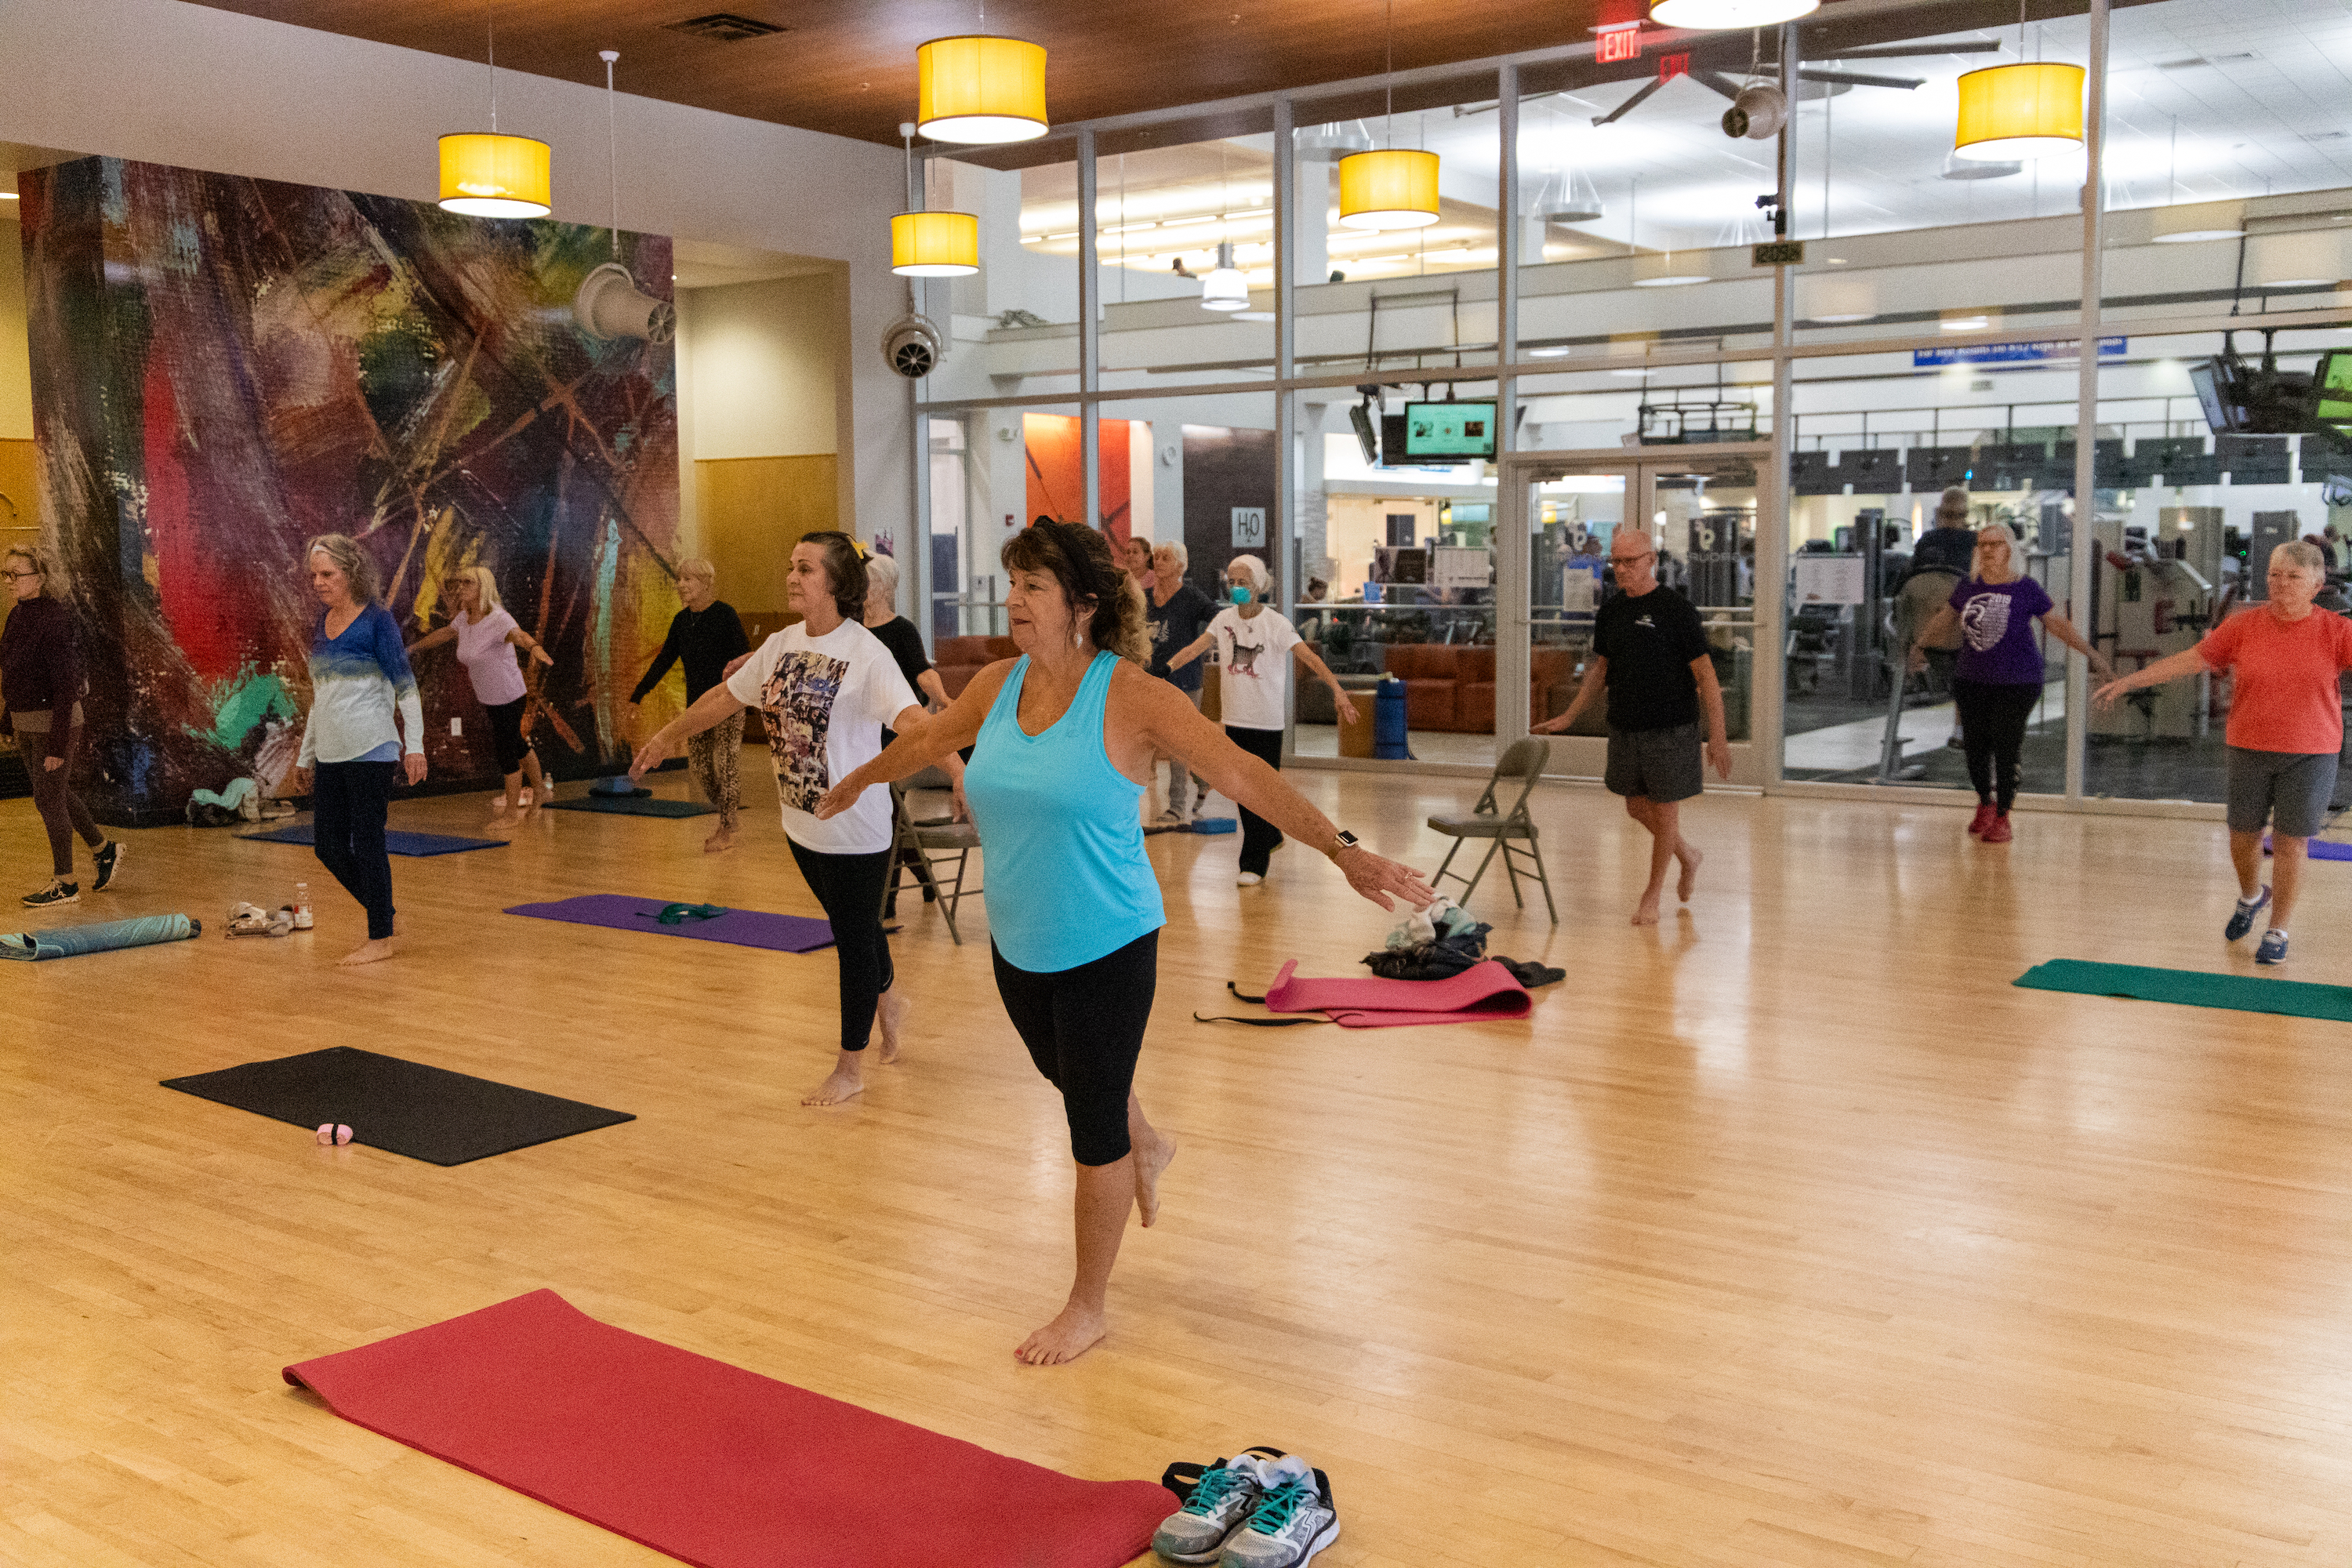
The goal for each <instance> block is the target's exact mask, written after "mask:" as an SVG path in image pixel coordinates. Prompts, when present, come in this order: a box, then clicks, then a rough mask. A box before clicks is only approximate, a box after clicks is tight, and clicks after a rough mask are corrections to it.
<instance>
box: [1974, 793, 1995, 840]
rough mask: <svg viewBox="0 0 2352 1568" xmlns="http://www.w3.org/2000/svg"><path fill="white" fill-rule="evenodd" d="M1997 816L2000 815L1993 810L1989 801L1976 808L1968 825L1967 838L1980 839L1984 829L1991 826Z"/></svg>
mask: <svg viewBox="0 0 2352 1568" xmlns="http://www.w3.org/2000/svg"><path fill="white" fill-rule="evenodd" d="M1999 815H2000V813H1998V812H1996V811H1994V810H1993V808H1992V804H1991V802H1990V801H1988V802H1986V803H1985V804H1984V805H1979V806H1978V807H1977V814H1976V816H1975V818H1974V819H1973V820H1971V821H1970V822H1969V837H1971V838H1982V837H1984V831H1985V829H1986V828H1988V827H1990V826H1992V823H1993V818H1994V817H1995V816H1999Z"/></svg>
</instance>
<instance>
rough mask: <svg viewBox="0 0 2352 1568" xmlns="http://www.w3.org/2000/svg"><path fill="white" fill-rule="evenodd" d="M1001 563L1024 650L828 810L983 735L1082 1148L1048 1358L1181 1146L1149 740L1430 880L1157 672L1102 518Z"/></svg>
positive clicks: (1344, 843)
mask: <svg viewBox="0 0 2352 1568" xmlns="http://www.w3.org/2000/svg"><path fill="white" fill-rule="evenodd" d="M1003 563H1004V568H1005V571H1006V573H1007V574H1008V577H1009V584H1010V585H1009V587H1008V589H1007V591H1006V594H1005V601H1006V614H1007V616H1008V618H1009V620H1010V621H1011V624H1012V633H1013V643H1014V645H1015V646H1016V647H1019V648H1020V649H1021V657H1020V658H1010V659H1003V660H1001V661H999V662H998V663H995V664H992V665H990V666H989V667H988V668H986V669H983V670H982V671H981V672H980V674H978V675H977V676H975V677H973V678H972V681H971V685H969V686H967V687H965V688H964V690H963V694H962V695H961V697H959V698H957V699H956V700H955V702H954V704H953V705H952V706H951V707H950V708H949V709H948V710H947V711H946V712H945V713H942V714H940V715H939V716H938V717H937V718H935V719H934V720H932V721H931V722H929V724H926V725H925V726H923V727H922V729H921V730H919V731H917V732H915V733H913V734H903V735H901V736H899V737H898V740H897V741H896V742H892V744H891V745H890V747H889V748H888V749H887V750H886V751H885V752H883V753H882V754H881V755H880V756H878V757H877V758H875V759H874V760H873V761H872V762H869V763H866V764H865V765H864V766H863V767H860V768H858V769H857V770H856V772H854V773H851V774H850V775H849V776H848V777H847V778H845V779H843V780H842V781H841V782H840V783H839V784H835V786H834V787H833V789H832V790H831V791H830V792H829V793H828V794H827V795H825V796H824V799H823V800H821V801H820V802H818V804H817V808H816V815H817V816H819V817H820V818H823V817H826V816H832V815H834V814H835V813H836V812H840V811H844V810H846V809H848V807H849V806H850V805H851V804H852V803H853V802H855V801H856V799H857V797H858V795H859V794H860V793H861V792H863V791H865V790H866V789H868V788H870V787H872V786H873V785H875V784H886V783H888V782H890V781H893V780H897V779H902V778H906V777H908V776H909V775H911V774H913V773H919V772H920V771H921V770H922V769H923V768H924V767H926V766H928V765H929V764H930V763H933V762H936V761H938V760H939V759H940V758H941V757H943V756H946V755H947V754H948V753H949V752H953V751H955V750H957V749H958V748H960V747H963V746H967V745H971V746H974V747H975V750H974V751H973V752H972V757H971V764H970V765H969V766H968V767H967V768H966V770H965V773H964V795H965V797H966V799H967V800H968V801H969V802H970V803H971V815H972V821H973V823H974V824H975V825H976V826H978V827H979V829H980V839H981V849H982V854H983V855H984V856H985V857H986V858H987V879H988V923H989V930H990V933H991V945H992V948H993V949H994V952H993V958H994V963H995V966H996V988H997V994H999V995H1000V996H1001V997H1003V1001H1004V1010H1005V1012H1006V1013H1007V1014H1008V1015H1009V1016H1011V1017H1012V1020H1013V1028H1014V1029H1015V1030H1016V1031H1017V1032H1018V1033H1019V1034H1020V1036H1021V1040H1022V1043H1023V1044H1024V1046H1026V1047H1028V1049H1029V1056H1030V1059H1031V1060H1032V1061H1034V1063H1035V1064H1036V1066H1037V1070H1038V1071H1039V1072H1040V1073H1042V1074H1044V1075H1045V1079H1046V1080H1047V1081H1048V1082H1050V1083H1052V1084H1053V1085H1054V1087H1055V1089H1058V1090H1060V1091H1061V1095H1062V1106H1063V1110H1064V1113H1065V1114H1066V1117H1067V1118H1068V1121H1069V1126H1070V1153H1071V1155H1072V1157H1073V1158H1074V1159H1075V1160H1076V1162H1077V1167H1078V1172H1077V1237H1078V1259H1077V1278H1076V1281H1075V1282H1074V1283H1073V1284H1072V1285H1071V1287H1070V1296H1069V1300H1068V1302H1067V1304H1066V1305H1065V1306H1064V1307H1063V1309H1062V1310H1061V1313H1060V1315H1058V1316H1057V1317H1055V1319H1054V1321H1052V1322H1050V1323H1047V1324H1046V1325H1045V1327H1044V1328H1042V1329H1039V1330H1038V1331H1036V1332H1034V1333H1033V1334H1031V1335H1030V1336H1029V1337H1028V1339H1026V1340H1024V1342H1022V1344H1021V1347H1020V1348H1019V1349H1018V1350H1017V1351H1016V1352H1013V1353H1015V1354H1016V1355H1018V1356H1019V1357H1020V1358H1021V1359H1022V1360H1023V1361H1025V1362H1029V1363H1034V1364H1037V1365H1050V1364H1052V1363H1057V1362H1066V1361H1069V1360H1072V1359H1074V1358H1075V1357H1076V1356H1079V1355H1081V1354H1083V1353H1085V1352H1086V1351H1087V1349H1088V1348H1090V1347H1091V1346H1092V1345H1094V1344H1095V1343H1096V1342H1097V1341H1099V1340H1100V1339H1101V1338H1102V1337H1103V1334H1104V1332H1105V1319H1104V1310H1105V1307H1104V1298H1105V1294H1106V1292H1107V1290H1108V1288H1109V1284H1110V1270H1111V1265H1112V1264H1113V1263H1114V1262H1115V1261H1117V1259H1118V1247H1119V1241H1120V1238H1121V1237H1122V1236H1123V1235H1124V1233H1125V1231H1126V1228H1127V1211H1128V1207H1129V1205H1130V1204H1131V1205H1134V1206H1135V1207H1136V1208H1137V1209H1138V1210H1139V1212H1140V1213H1141V1215H1142V1218H1143V1223H1144V1224H1145V1225H1146V1226H1149V1225H1150V1224H1151V1223H1152V1221H1153V1220H1155V1219H1156V1218H1158V1217H1159V1212H1160V1199H1159V1182H1160V1172H1161V1171H1162V1170H1164V1169H1166V1167H1167V1164H1168V1162H1169V1161H1170V1160H1171V1159H1172V1158H1174V1156H1175V1153H1176V1144H1175V1142H1174V1140H1172V1139H1171V1138H1169V1137H1168V1136H1167V1135H1166V1134H1165V1133H1162V1132H1160V1131H1159V1130H1158V1129H1157V1128H1155V1127H1153V1126H1152V1125H1151V1123H1150V1121H1149V1120H1148V1119H1147V1118H1146V1117H1145V1116H1144V1114H1143V1106H1142V1103H1141V1102H1140V1101H1139V1100H1137V1099H1136V1097H1135V1093H1134V1089H1133V1087H1132V1085H1133V1083H1134V1079H1135V1062H1136V1058H1137V1056H1138V1055H1139V1053H1140V1051H1141V1049H1142V1047H1143V1035H1144V1029H1145V1026H1147V1025H1148V1024H1149V1023H1150V1016H1151V997H1152V992H1153V989H1154V986H1155V984H1156V982H1157V977H1158V959H1159V941H1160V926H1161V925H1162V924H1164V923H1165V922H1166V916H1165V914H1164V913H1163V912H1162V910H1161V907H1160V884H1159V880H1158V879H1157V878H1155V877H1154V876H1153V874H1152V870H1151V863H1150V860H1149V859H1147V858H1145V856H1144V852H1143V829H1142V826H1141V824H1140V822H1139V814H1138V811H1137V802H1138V800H1139V798H1140V796H1141V795H1142V792H1143V789H1144V784H1145V781H1147V780H1148V779H1150V776H1151V764H1152V759H1153V757H1154V756H1155V755H1161V756H1173V757H1176V758H1178V759H1180V760H1181V763H1183V764H1188V765H1190V766H1191V767H1192V771H1193V772H1194V773H1198V774H1200V775H1201V776H1202V778H1204V779H1206V780H1207V781H1208V782H1209V784H1210V787H1212V788H1213V789H1216V790H1218V791H1221V792H1222V793H1223V794H1224V795H1226V796H1227V797H1228V798H1230V799H1232V800H1234V801H1235V802H1237V803H1239V804H1241V805H1245V806H1247V807H1248V808H1249V809H1250V810H1252V811H1254V812H1255V813H1257V814H1258V815H1259V816H1263V817H1265V819H1266V820H1267V821H1269V822H1271V823H1273V824H1274V825H1275V826H1277V827H1279V828H1281V829H1282V831H1283V832H1285V833H1286V834H1288V835H1289V836H1290V837H1294V838H1297V839H1300V840H1302V841H1304V842H1306V843H1308V844H1312V845H1314V846H1315V847H1318V848H1319V849H1321V850H1322V851H1323V852H1324V854H1326V855H1327V856H1328V857H1329V858H1331V861H1332V863H1333V864H1334V865H1336V866H1337V867H1338V868H1339V871H1340V873H1341V875H1343V876H1345V877H1346V878H1347V879H1348V885H1349V887H1351V888H1353V889H1355V890H1356V891H1357V892H1358V893H1360V894H1361V895H1363V896H1364V897H1365V898H1367V899H1370V900H1371V901H1372V902H1374V903H1376V904H1378V905H1379V906H1380V907H1381V908H1382V909H1384V910H1386V909H1392V908H1394V907H1395V906H1394V904H1393V903H1392V902H1391V899H1392V898H1402V899H1403V900H1406V901H1407V902H1408V903H1411V904H1412V905H1414V906H1415V907H1422V906H1425V905H1426V904H1427V903H1428V902H1429V901H1430V900H1431V898H1432V897H1433V894H1432V893H1431V891H1430V889H1429V885H1428V884H1427V883H1426V882H1424V881H1423V880H1422V879H1421V878H1420V876H1419V875H1418V874H1417V873H1415V872H1414V871H1413V870H1412V868H1409V867H1405V866H1400V865H1398V864H1397V863H1396V862H1395V861H1393V860H1384V859H1382V858H1381V857H1379V856H1377V855H1375V854H1373V853H1372V852H1371V851H1370V850H1369V849H1366V848H1364V847H1362V846H1361V845H1360V844H1358V843H1357V842H1356V840H1355V838H1354V837H1353V836H1352V835H1349V834H1346V833H1342V832H1340V831H1339V829H1338V828H1336V827H1334V826H1332V825H1331V823H1330V821H1329V819H1328V818H1327V817H1325V816H1324V815H1323V814H1322V813H1321V812H1319V811H1318V810H1316V809H1315V807H1314V806H1312V805H1308V804H1307V801H1306V800H1305V799H1304V798H1303V797H1301V796H1300V795H1299V794H1298V793H1297V791H1296V790H1294V789H1292V788H1291V787H1290V786H1289V785H1288V784H1285V783H1283V781H1282V775H1281V774H1279V773H1276V772H1275V771H1274V769H1272V768H1270V767H1268V766H1267V765H1266V764H1265V763H1263V762H1261V761H1259V760H1258V759H1257V758H1255V757H1254V756H1251V755H1250V754H1249V753H1248V752H1244V751H1243V750H1242V749H1241V748H1240V747H1239V746H1236V745H1234V743H1233V742H1231V741H1229V740H1227V739H1226V738H1225V736H1224V733H1223V731H1221V730H1220V729H1219V728H1218V727H1217V726H1216V725H1215V724H1214V723H1213V722H1211V721H1208V720H1206V719H1203V718H1202V717H1201V714H1200V710H1198V709H1196V708H1194V707H1193V706H1192V702H1191V700H1189V699H1187V698H1186V697H1185V695H1184V694H1183V693H1182V692H1181V691H1179V690H1177V689H1176V688H1175V687H1173V686H1171V685H1170V684H1169V683H1168V682H1167V681H1164V680H1158V679H1153V678H1152V677H1151V676H1150V675H1149V674H1147V673H1145V667H1144V660H1145V658H1146V657H1147V643H1146V640H1145V634H1144V616H1143V601H1142V599H1141V597H1140V595H1138V594H1137V593H1136V592H1135V590H1134V589H1133V587H1132V586H1130V585H1129V583H1128V579H1127V574H1125V573H1124V572H1123V571H1121V570H1120V569H1119V567H1118V564H1117V563H1114V562H1113V560H1112V559H1111V552H1110V544H1109V542H1108V540H1106V539H1104V537H1103V536H1102V535H1101V534H1099V533H1097V532H1096V531H1094V530H1092V529H1090V528H1084V527H1081V526H1079V525H1078V524H1076V523H1067V522H1050V521H1042V520H1041V521H1039V522H1037V523H1036V524H1035V525H1034V527H1031V528H1029V529H1027V530H1025V531H1023V532H1021V533H1019V534H1017V535H1015V536H1014V537H1013V539H1012V540H1011V541H1010V542H1008V543H1006V545H1005V546H1004V552H1003Z"/></svg>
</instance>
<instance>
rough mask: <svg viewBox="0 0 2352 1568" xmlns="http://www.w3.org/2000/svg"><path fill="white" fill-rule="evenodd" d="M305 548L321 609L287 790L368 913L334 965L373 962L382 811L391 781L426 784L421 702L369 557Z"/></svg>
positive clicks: (381, 921)
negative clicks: (302, 798) (363, 931)
mask: <svg viewBox="0 0 2352 1568" xmlns="http://www.w3.org/2000/svg"><path fill="white" fill-rule="evenodd" d="M305 553H306V554H307V555H308V557H309V560H310V588H311V591H312V592H313V593H315V594H317V595H319V603H320V605H322V606H324V613H323V614H321V615H320V617H319V628H318V630H317V632H316V633H314V634H313V635H312V637H311V638H310V723H309V724H307V725H305V726H304V727H303V731H302V756H301V760H300V761H299V762H298V763H296V764H295V769H294V788H295V793H297V794H301V793H304V792H306V791H307V792H309V794H310V810H311V813H312V816H313V827H312V833H313V836H314V837H315V839H316V842H317V848H318V855H319V860H320V864H322V865H324V866H325V867H326V868H327V869H328V870H329V871H331V872H332V873H334V878H335V880H336V881H338V882H341V884H342V885H343V891H345V892H347V893H349V894H351V896H352V898H354V899H357V900H359V901H360V905H361V907H362V908H363V909H365V910H367V918H368V939H367V941H366V942H362V943H361V944H360V945H359V946H358V947H356V948H353V949H352V951H351V952H348V953H346V954H344V955H343V959H342V962H343V963H375V962H376V961H377V960H379V959H384V958H390V957H391V956H392V954H393V951H394V950H393V936H392V914H393V910H392V861H391V860H390V858H388V857H387V855H386V853H385V850H384V847H383V822H384V816H385V815H386V813H387V811H388V810H389V808H390V806H391V805H392V786H393V782H394V779H395V778H397V777H400V776H402V775H405V776H406V778H407V780H408V782H409V783H410V784H423V783H424V782H425V705H424V703H423V702H422V701H420V700H418V698H417V695H416V677H415V675H413V674H411V673H410V671H409V668H408V655H407V653H406V652H405V651H404V649H403V648H402V647H401V646H400V625H399V623H398V622H396V621H394V619H393V618H392V612H391V611H390V610H387V609H385V608H384V607H383V605H380V604H378V603H377V602H376V597H375V563H373V561H370V560H369V559H368V558H367V555H366V553H365V552H362V550H361V549H360V547H359V545H358V544H357V543H356V542H353V541H352V540H351V539H349V538H346V537H345V536H344V535H342V534H340V533H329V534H322V535H320V537H319V538H317V539H314V540H312V541H310V549H309V551H307V552H305ZM314 774H315V778H314V776H313V775H314Z"/></svg>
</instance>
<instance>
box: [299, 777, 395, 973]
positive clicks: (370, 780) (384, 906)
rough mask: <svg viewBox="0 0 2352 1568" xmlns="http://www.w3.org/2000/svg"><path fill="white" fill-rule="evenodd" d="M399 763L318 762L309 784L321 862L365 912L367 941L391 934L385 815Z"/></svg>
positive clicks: (389, 862) (373, 940)
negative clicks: (384, 839)
mask: <svg viewBox="0 0 2352 1568" xmlns="http://www.w3.org/2000/svg"><path fill="white" fill-rule="evenodd" d="M399 772H400V764H399V763H320V764H319V769H318V775H317V777H316V778H315V779H314V780H313V781H312V783H311V784H310V821H311V830H310V831H311V837H312V838H313V839H315V840H316V843H317V850H318V856H319V863H320V865H322V866H324V867H326V868H327V869H328V870H330V871H331V872H333V873H334V876H335V880H336V881H338V882H341V884H342V885H343V891H345V892H346V893H349V894H350V895H351V896H352V897H353V898H354V899H357V900H359V901H360V907H361V908H362V909H363V910H367V918H368V940H369V941H370V942H378V941H381V940H383V938H385V937H388V936H390V935H391V934H392V859H391V857H390V856H389V855H388V854H387V853H386V852H385V850H384V847H383V819H384V816H385V814H386V813H387V812H389V811H390V810H391V809H392V781H393V779H394V777H395V776H396V775H397V774H398V773H399Z"/></svg>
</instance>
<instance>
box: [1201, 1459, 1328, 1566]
mask: <svg viewBox="0 0 2352 1568" xmlns="http://www.w3.org/2000/svg"><path fill="white" fill-rule="evenodd" d="M1264 1479H1265V1499H1264V1500H1262V1501H1261V1502H1259V1504H1258V1505H1257V1508H1256V1510H1255V1511H1254V1512H1253V1513H1251V1515H1250V1516H1249V1520H1248V1522H1246V1523H1244V1525H1243V1526H1242V1527H1241V1528H1240V1529H1239V1530H1237V1531H1234V1533H1233V1536H1232V1538H1231V1539H1229V1540H1228V1541H1227V1542H1225V1556H1224V1568H1302V1565H1303V1564H1305V1563H1307V1562H1309V1561H1310V1560H1312V1559H1313V1558H1314V1556H1315V1554H1316V1553H1317V1552H1320V1551H1322V1550H1323V1549H1324V1548H1325V1547H1327V1546H1328V1545H1330V1544H1331V1543H1332V1542H1335V1541H1337V1540H1339V1510H1337V1509H1335V1508H1334V1507H1332V1505H1331V1488H1330V1483H1329V1482H1328V1481H1326V1480H1325V1479H1323V1478H1322V1477H1321V1476H1320V1475H1318V1473H1317V1472H1316V1471H1314V1470H1313V1469H1311V1468H1308V1467H1307V1461H1306V1460H1304V1459H1301V1458H1298V1457H1297V1455H1296V1454H1293V1455H1290V1456H1288V1457H1286V1458H1283V1459H1281V1460H1279V1461H1277V1462H1276V1463H1275V1464H1272V1465H1268V1466H1266V1467H1265V1471H1264Z"/></svg>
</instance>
